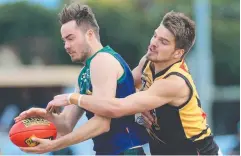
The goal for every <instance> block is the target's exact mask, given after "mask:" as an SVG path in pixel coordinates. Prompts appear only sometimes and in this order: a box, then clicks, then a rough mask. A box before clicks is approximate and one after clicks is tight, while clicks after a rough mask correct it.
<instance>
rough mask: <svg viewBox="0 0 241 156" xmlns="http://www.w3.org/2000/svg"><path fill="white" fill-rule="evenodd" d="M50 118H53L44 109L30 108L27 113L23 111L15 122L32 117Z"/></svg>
mask: <svg viewBox="0 0 241 156" xmlns="http://www.w3.org/2000/svg"><path fill="white" fill-rule="evenodd" d="M50 116H51V114H49V113H47V111H46V110H45V109H43V108H30V109H28V110H26V111H23V112H22V113H21V114H19V116H17V117H16V118H15V119H14V120H15V122H19V121H21V120H23V119H26V118H31V117H41V118H44V119H49V118H50Z"/></svg>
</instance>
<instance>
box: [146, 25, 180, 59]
mask: <svg viewBox="0 0 241 156" xmlns="http://www.w3.org/2000/svg"><path fill="white" fill-rule="evenodd" d="M174 53H175V37H174V35H173V34H172V33H171V32H170V31H169V30H168V29H167V28H165V27H164V26H163V25H162V24H161V25H160V26H159V27H158V28H157V29H156V30H155V32H154V35H153V37H152V38H151V41H150V45H149V46H148V50H147V55H146V57H147V59H148V60H150V61H152V62H157V63H158V62H165V61H170V60H171V59H173V55H174Z"/></svg>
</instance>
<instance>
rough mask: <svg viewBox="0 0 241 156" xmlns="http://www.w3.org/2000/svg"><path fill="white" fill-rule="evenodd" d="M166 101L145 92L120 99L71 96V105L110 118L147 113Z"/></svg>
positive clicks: (166, 99) (166, 100)
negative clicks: (77, 105) (76, 105)
mask: <svg viewBox="0 0 241 156" xmlns="http://www.w3.org/2000/svg"><path fill="white" fill-rule="evenodd" d="M80 98H81V100H80ZM168 100H169V99H168V98H165V97H163V98H158V97H156V96H150V95H148V96H147V95H146V93H145V92H139V93H135V94H132V95H130V96H128V97H126V98H122V99H117V98H105V97H94V96H89V95H79V94H75V95H74V96H71V103H74V104H79V106H80V107H82V108H84V109H87V110H89V111H91V112H94V113H96V114H99V115H102V116H107V117H110V118H119V117H121V116H126V115H132V114H135V113H140V112H144V111H148V110H151V109H154V108H156V107H157V106H161V105H164V104H165V103H167V102H168ZM103 105H104V106H103Z"/></svg>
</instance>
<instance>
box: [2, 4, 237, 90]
mask: <svg viewBox="0 0 241 156" xmlns="http://www.w3.org/2000/svg"><path fill="white" fill-rule="evenodd" d="M73 1H78V2H82V3H87V4H89V5H90V6H91V7H92V8H93V11H94V13H95V14H96V18H97V20H98V23H99V25H100V35H101V41H102V43H103V45H107V44H108V45H110V46H112V47H113V48H114V49H115V50H116V51H117V52H119V53H120V54H121V55H122V56H123V57H124V59H125V60H126V61H127V62H128V63H129V64H130V66H131V68H133V67H134V66H136V65H137V64H138V61H139V60H140V58H141V57H142V56H143V55H144V53H145V52H146V49H147V46H148V44H149V41H150V39H151V37H152V35H153V31H154V30H155V28H156V27H157V26H158V25H159V24H160V21H161V18H162V17H163V15H164V14H165V13H167V12H169V11H171V10H174V11H181V12H184V13H185V14H187V15H189V16H191V17H192V16H193V10H192V8H193V7H192V5H193V0H178V1H176V0H150V1H148V2H147V1H144V0H98V1H96V0H84V1H83V0H73ZM70 2H71V1H69V0H62V1H61V3H60V6H59V7H58V9H56V10H49V9H46V8H43V7H40V6H37V5H30V4H28V3H24V2H21V3H11V4H7V5H2V6H0V34H1V36H2V37H1V38H0V44H8V45H12V46H15V47H16V48H15V49H19V51H20V56H21V58H22V61H23V62H24V63H25V64H29V63H31V60H32V59H34V57H35V56H38V57H40V58H44V59H43V60H44V63H45V64H59V63H61V64H70V63H71V61H70V59H69V56H68V55H67V54H66V53H65V51H64V48H63V44H62V41H61V39H60V33H59V29H60V25H59V24H58V20H57V19H58V17H57V13H58V12H59V11H60V9H62V7H63V5H64V4H65V3H66V4H69V3H70ZM211 3H212V17H211V18H212V49H213V50H212V51H213V55H214V68H215V74H214V75H215V83H216V84H217V85H239V78H240V76H239V75H240V73H239V70H240V66H239V58H240V57H239V55H240V54H239V49H240V47H239V46H240V45H239V35H238V34H239V33H240V32H239V31H240V30H239V22H240V20H239V11H240V8H239V3H240V2H239V1H234V0H232V1H228V0H212V1H211ZM193 52H195V51H193Z"/></svg>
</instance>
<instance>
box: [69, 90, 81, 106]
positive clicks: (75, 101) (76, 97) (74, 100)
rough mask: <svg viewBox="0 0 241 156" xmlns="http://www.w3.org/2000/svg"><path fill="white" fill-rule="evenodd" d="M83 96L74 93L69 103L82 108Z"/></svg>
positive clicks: (70, 96)
mask: <svg viewBox="0 0 241 156" xmlns="http://www.w3.org/2000/svg"><path fill="white" fill-rule="evenodd" d="M82 96H83V95H81V94H78V93H72V94H70V95H69V97H68V103H69V104H75V105H78V106H80V103H81V98H82Z"/></svg>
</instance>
